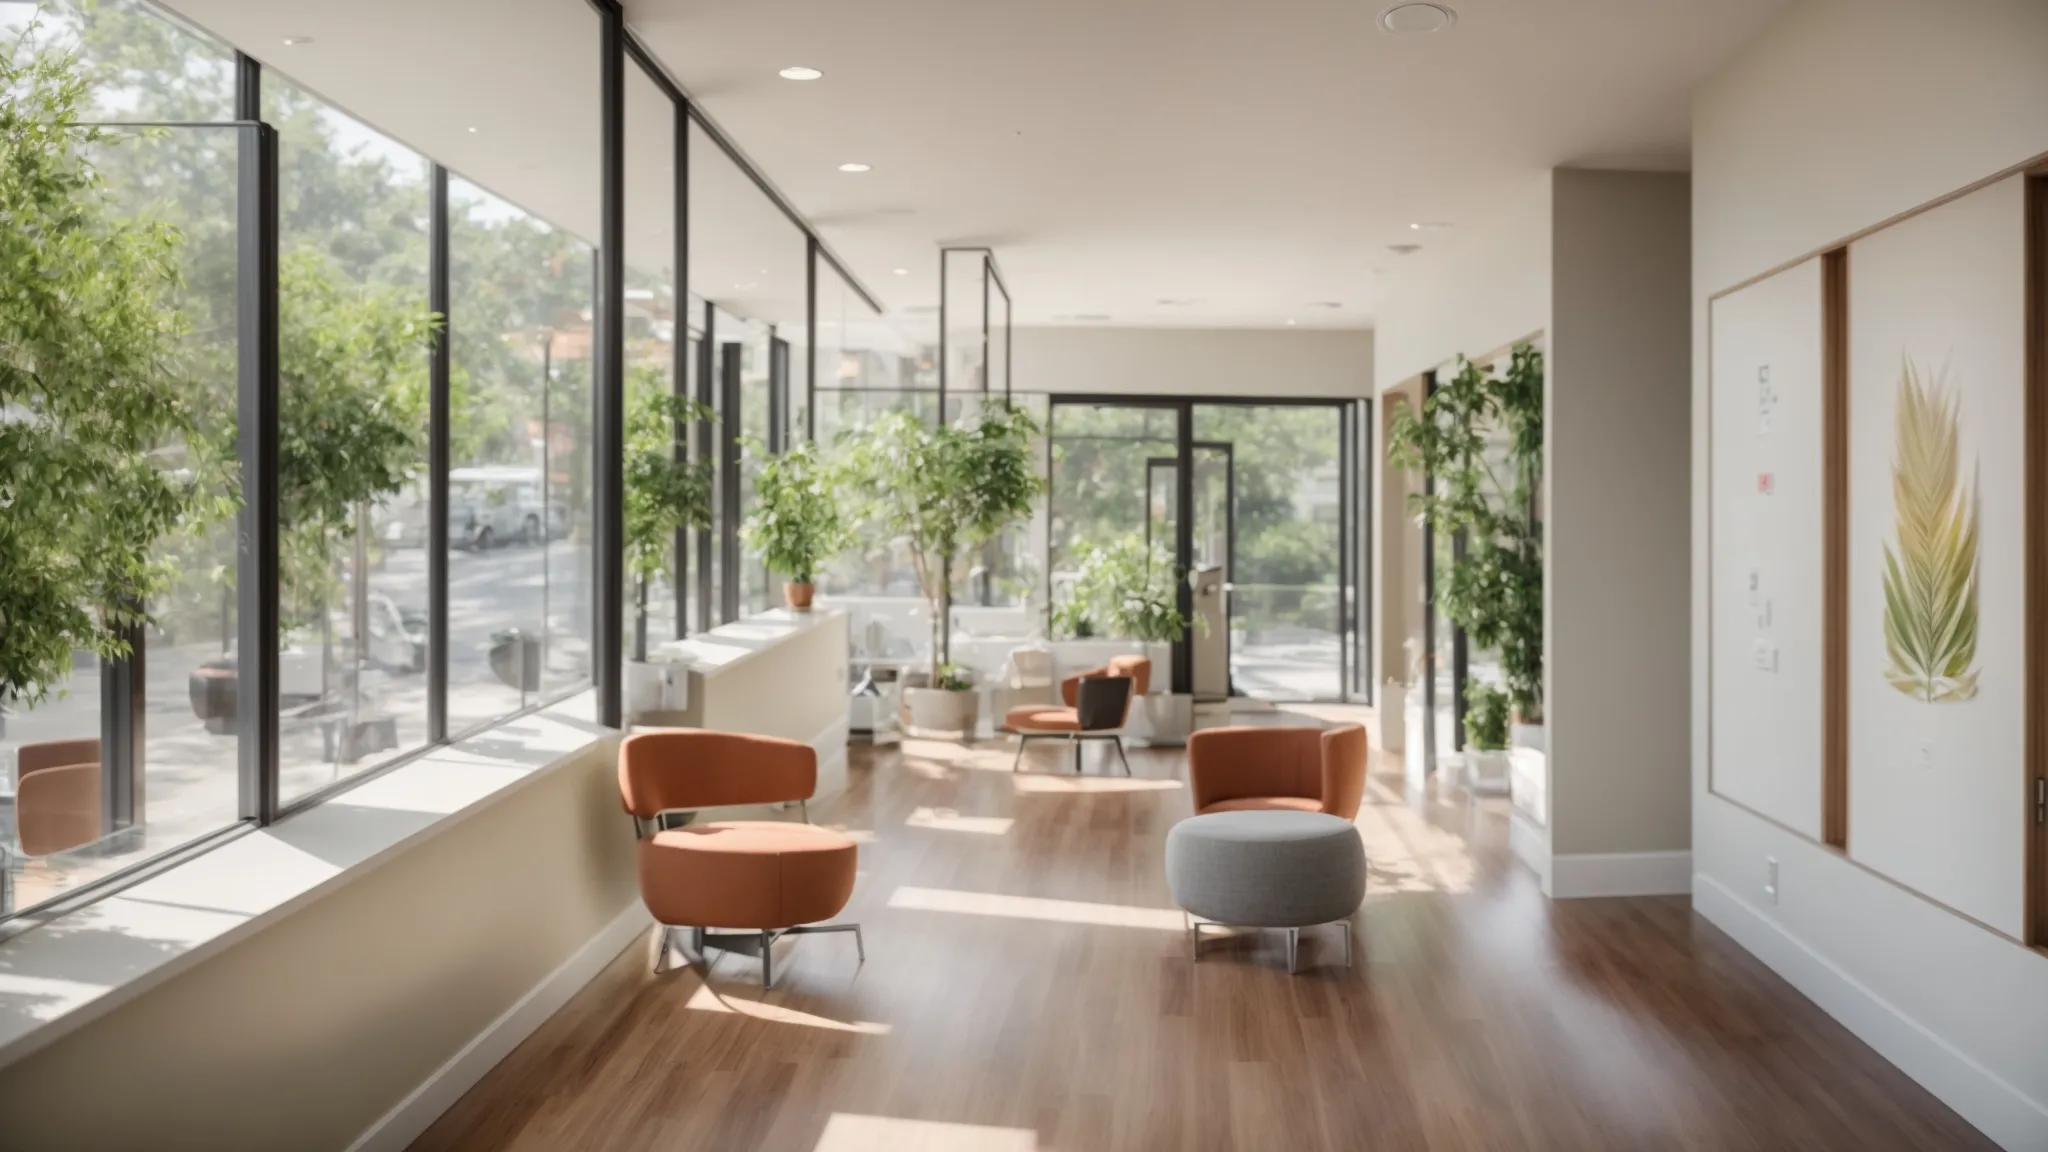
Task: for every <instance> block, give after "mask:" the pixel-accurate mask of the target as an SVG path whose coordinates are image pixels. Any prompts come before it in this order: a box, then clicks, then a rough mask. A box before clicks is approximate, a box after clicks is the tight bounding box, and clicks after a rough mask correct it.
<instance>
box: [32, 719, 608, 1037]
mask: <svg viewBox="0 0 2048 1152" xmlns="http://www.w3.org/2000/svg"><path fill="white" fill-rule="evenodd" d="M595 711H596V707H595V697H594V695H593V694H592V693H591V692H588V691H585V692H582V693H579V694H577V695H574V696H570V697H568V698H567V699H565V700H562V701H559V702H557V703H555V704H553V705H551V706H549V707H547V708H543V709H541V710H539V711H537V712H533V713H530V714H528V715H526V716H521V717H518V718H516V719H513V720H509V721H506V722H505V723H503V724H500V725H498V726H496V727H493V728H489V729H486V730H484V731H482V732H478V733H476V734H474V735H472V736H469V737H467V738H465V739H463V740H462V741H460V742H458V743H455V744H451V745H448V746H446V747H442V748H436V749H433V750H432V751H430V752H428V753H426V754H425V755H422V756H421V757H419V758H418V759H416V760H413V761H411V762H409V763H406V764H402V765H400V766H398V767H397V768H394V769H392V770H390V771H388V772H386V773H384V774H383V775H380V776H377V777H375V778H372V779H369V780H366V781H364V782H363V783H362V784H361V785H360V786H358V787H355V788H352V789H350V790H348V791H347V792H345V793H342V794H340V795H338V796H335V797H334V798H332V799H330V800H328V801H326V802H325V803H322V804H319V805H317V806H315V807H313V808H310V809H307V810H306V811H304V812H301V813H298V814H296V815H293V816H290V817H287V818H286V819H283V820H280V821H278V822H277V823H275V824H273V825H271V826H270V827H268V828H263V829H257V830H254V831H251V832H249V833H248V834H246V835H242V836H238V837H236V838H234V839H232V840H230V841H228V842H227V843H224V844H222V845H220V846H219V847H217V848H214V849H213V850H211V851H208V852H205V853H203V854H201V855H198V856H195V857H193V858H192V859H190V860H187V861H185V862H184V863H182V864H178V865H177V866H175V867H172V868H169V869H167V870H165V871H163V872H161V873H158V874H156V875H154V876H151V877H149V878H148V879H146V880H142V881H140V882H138V883H136V884H134V885H133V886H132V887H128V888H124V889H121V890H120V891H118V892H115V893H113V894H112V895H109V896H107V897H105V898H104V899H101V900H98V901H96V902H94V903H92V904H88V905H85V906H84V907H81V908H77V909H75V910H73V911H70V912H67V913H65V914H63V915H61V916H58V917H56V918H54V919H52V920H50V921H48V922H47V923H44V924H41V925H38V926H37V927H35V928H33V929H30V930H29V931H26V932H23V933H21V934H19V935H17V936H14V937H12V938H10V939H7V940H6V941H4V942H0V1068H5V1067H6V1066H7V1065H9V1064H11V1063H13V1062H15V1061H17V1060H20V1059H22V1058H23V1057H25V1056H27V1055H29V1054H30V1053H33V1052H35V1051H37V1050H38V1049H41V1048H43V1047H45V1046H46V1045H48V1044H50V1043H52V1042H54V1041H56V1040H57V1039H58V1038H59V1037H61V1036H64V1035H66V1034H67V1033H69V1032H71V1031H73V1030H75V1029H77V1028H79V1027H81V1026H82V1025H84V1024H86V1023H88V1022H89V1021H91V1020H93V1019H96V1018H98V1017H99V1016H101V1015H103V1014H105V1013H107V1012H109V1011H111V1010H113V1009H114V1008H116V1007H118V1006H120V1005H121V1004H124V1003H126V1002H128V1001H129V1000H132V999H134V998H135V997H136V996H139V995H141V994H142V993H143V992H145V991H147V990H148V989H150V988H152V987H154V986H156V985H157V984H159V983H161V982H163V981H165V980H168V979H170V978H171V977H172V976H175V975H176V974H177V973H179V972H181V971H183V970H185V969H186V968H189V967H191V966H192V965H194V964H197V963H199V962H201V961H203V960H204V959H206V958H207V957H208V956H210V955H213V954H215V953H218V952H220V951H222V950H224V949H226V948H228V947H230V946H232V945H233V944H234V943H235V942H236V941H238V940H240V939H242V938H244V937H246V936H248V935H250V934H252V933H255V932H257V931H259V930H260V929H262V928H263V927H264V926H266V925H268V924H270V923H272V922H274V921H276V920H279V919H281V918H283V917H285V916H287V915H289V914H291V913H292V912H293V911H294V910H296V909H298V908H299V907H302V906H303V905H305V904H308V903H310V902H312V901H313V900H316V899H318V898H320V897H321V896H323V895H325V894H327V893H330V892H333V891H335V890H337V889H339V888H341V887H343V886H345V885H347V884H349V883H351V882H352V881H354V880H355V879H357V878H359V877H361V876H362V875H364V874H366V873H367V872H369V871H371V870H372V869H374V868H376V867H377V866H378V865H379V864H381V863H383V862H384V861H385V860H387V859H389V858H390V857H392V856H394V855H396V854H398V853H400V852H402V851H404V850H405V849H406V848H407V847H408V846H409V845H410V844H412V843H414V842H416V841H418V840H420V839H423V838H425V837H428V836H431V835H434V834H435V833H437V832H439V831H442V830H445V829H446V828H447V827H449V826H450V825H453V824H455V823H457V822H460V821H462V820H464V819H467V818H468V817H470V816H472V815H474V814H476V813H477V812H480V811H483V810H485V809H487V808H488V807H490V806H491V805H492V804H494V803H495V802H497V801H498V800H500V799H503V798H504V797H506V796H508V795H511V794H512V793H514V792H516V791H517V790H518V789H520V788H522V787H524V786H526V785H528V784H530V783H532V782H534V781H536V780H539V779H541V778H544V777H545V776H547V775H549V774H550V773H551V772H552V771H554V770H555V769H557V768H560V767H563V766H565V765H568V764H571V763H573V762H575V761H576V760H577V759H578V758H579V756H580V755H581V754H582V753H584V752H587V751H589V750H590V749H591V748H593V747H596V746H599V745H601V744H604V743H605V742H607V741H611V740H616V739H617V737H618V735H619V734H618V732H617V731H615V730H613V729H609V728H605V727H602V726H601V725H599V724H597V723H595V722H594V721H592V720H591V719H589V717H591V716H592V715H594V714H595Z"/></svg>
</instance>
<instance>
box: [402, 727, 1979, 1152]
mask: <svg viewBox="0 0 2048 1152" xmlns="http://www.w3.org/2000/svg"><path fill="white" fill-rule="evenodd" d="M1011 755H1012V751H1011V749H1010V748H1009V747H1005V746H1002V745H998V744H988V745H980V746H976V747H974V748H972V749H968V748H964V747H961V746H958V745H947V744H937V743H919V742H913V743H911V744H909V745H906V746H904V747H903V748H901V749H900V750H887V751H880V752H871V751H869V750H867V749H865V748H856V749H855V750H854V759H853V771H852V777H853V786H852V788H851V789H850V791H849V792H848V793H847V795H846V796H845V797H844V798H843V799H841V800H840V801H838V802H837V803H836V804H835V805H833V806H832V807H831V808H830V809H827V810H820V811H816V812H814V813H813V817H814V819H816V820H817V822H819V823H822V824H830V825H833V826H836V827H840V828H843V829H847V830H849V831H854V832H857V833H858V834H859V835H860V838H861V839H862V840H863V841H864V843H863V846H862V849H861V853H862V859H861V865H862V875H861V880H860V884H859V888H858V890H857V892H856V894H855V896H854V902H853V905H852V906H851V907H850V908H849V909H848V911H847V914H846V918H848V919H858V920H860V921H861V922H862V923H863V924H864V925H865V927H866V935H867V948H868V959H867V963H866V964H865V965H861V964H859V963H857V962H856V961H855V958H854V947H853V941H852V940H851V939H850V938H848V937H845V936H814V937H809V938H804V939H797V940H791V941H788V942H786V943H784V944H782V945H780V946H778V948H777V967H778V969H779V970H780V972H781V973H782V975H781V976H780V977H779V983H778V985H777V987H776V988H775V990H774V991H773V992H771V993H769V994H767V995H766V996H763V995H762V993H761V991H760V988H759V985H758V982H757V981H758V972H759V969H758V967H757V966H756V961H754V960H751V959H748V958H745V957H739V956H724V957H721V958H718V959H717V960H716V962H715V963H713V964H712V966H711V968H710V971H709V974H708V982H707V977H706V974H705V973H704V972H703V970H702V969H701V968H698V969H683V970H681V971H676V972H671V973H669V974H667V975H665V976H660V977H656V976H653V975H651V974H650V971H649V968H650V961H651V956H652V953H651V950H650V948H649V947H648V946H636V947H634V948H632V949H630V950H628V952H627V953H626V954H625V955H623V956H622V957H620V959H619V960H618V961H617V962H616V963H614V964H613V965H612V966H611V967H610V968H609V969H608V970H607V971H606V972H605V973H604V975H603V976H602V977H600V978H599V979H598V980H597V981H596V982H595V983H593V984H592V985H591V986H590V987H589V988H588V989H586V990H585V991H584V992H583V993H582V994H581V995H579V996H578V997H577V998H576V999H575V1000H574V1001H573V1002H572V1003H571V1004H570V1005H569V1007H568V1008H567V1009H565V1010H564V1011H563V1012H562V1013H561V1014H560V1015H559V1016H557V1017H556V1018H555V1019H554V1020H552V1021H550V1022H549V1023H548V1024H547V1025H546V1026H545V1027H543V1028H542V1029H541V1030H540V1031H539V1032H538V1033H536V1034H535V1035H534V1036H533V1037H532V1038H531V1039H529V1040H528V1041H527V1042H526V1043H525V1044H524V1045H523V1046H521V1047H520V1048H519V1049H518V1051H516V1052H515V1053H514V1054H513V1055H512V1056H511V1057H510V1058H509V1059H508V1060H506V1061H505V1062H504V1063H503V1064H502V1065H500V1066H499V1067H498V1068H497V1069H495V1070H494V1071H493V1072H492V1073H491V1074H490V1075H489V1076H487V1077H486V1078H485V1079H484V1080H483V1082H482V1083H481V1084H479V1085H478V1086H477V1088H476V1089H475V1090H474V1091H472V1092H470V1093H469V1095H467V1096H466V1097H464V1098H463V1100H462V1101H461V1102H460V1103H458V1104H457V1105H456V1106H455V1107H454V1108H453V1109H451V1110H450V1111H449V1112H448V1113H447V1114H446V1115H445V1116H444V1117H443V1118H442V1119H441V1120H440V1121H439V1122H438V1123H437V1124H436V1125H435V1126H434V1127H433V1129H432V1130H430V1131H429V1132H428V1133H427V1134H426V1135H425V1136H424V1137H423V1138H422V1139H421V1140H420V1141H419V1143H418V1144H416V1145H415V1147H416V1148H422V1149H461V1150H464V1152H475V1150H490V1149H557V1148H564V1149H567V1148H574V1149H607V1150H623V1149H690V1150H696V1149H709V1150H718V1152H724V1150H726V1149H756V1148H761V1149H790V1150H795V1152H849V1150H852V1149H861V1150H864V1152H865V1150H870V1149H872V1150H875V1152H882V1150H890V1152H894V1150H898V1149H934V1150H937V1149H946V1150H952V1149H961V1150H968V1152H979V1150H989V1152H995V1150H1000V1152H1026V1150H1030V1149H1062V1150H1068V1149H1072V1150H1080V1149H1098V1148H1103V1149H1124V1148H1129V1149H1262V1150H1263V1149H1276V1150H1277V1149H1284V1150H1288V1152H1293V1150H1298V1149H1325V1148H1327V1149H1375V1150H1379V1149H1467V1148H1470V1149H1502V1150H1518V1152H1519V1150H1522V1149H1558V1150H1569V1152H1587V1150H1592V1149H1620V1150H1626V1152H1659V1150H1663V1149H1754V1150H1757V1152H1787V1150H1792V1149H1827V1150H1835V1149H1841V1150H1852V1149H1853V1150H1857V1152H1889V1150H1893V1149H1942V1150H1949V1149H1975V1148H1987V1149H1988V1148H1992V1147H1993V1146H1992V1145H1991V1144H1990V1143H1989V1142H1988V1141H1986V1140H1985V1139H1984V1138H1983V1137H1981V1136H1980V1135H1979V1134H1977V1133H1976V1132H1975V1130H1973V1129H1971V1128H1970V1127H1969V1126H1968V1125H1966V1124H1965V1123H1963V1122H1962V1121H1961V1120H1960V1119H1959V1118H1957V1117H1956V1116H1955V1115H1954V1114H1953V1113H1951V1112H1950V1111H1949V1110H1948V1109H1946V1108H1945V1107H1943V1106H1942V1105H1941V1104H1940V1103H1938V1102H1937V1101H1935V1100H1934V1099H1933V1098H1932V1097H1931V1096H1929V1095H1928V1094H1927V1093H1926V1092H1924V1091H1922V1090H1921V1089H1920V1088H1918V1087H1917V1086H1915V1085H1914V1084H1913V1083H1912V1082H1911V1081H1910V1080H1908V1079H1907V1078H1906V1077H1905V1076H1904V1075H1903V1074H1901V1073H1899V1072H1898V1071H1896V1070H1895V1069H1893V1068H1892V1067H1891V1066H1890V1065H1889V1064H1887V1063H1885V1062H1884V1061H1883V1060H1881V1059H1880V1058H1878V1057H1877V1056H1876V1055H1875V1054H1874V1053H1873V1052H1871V1050H1870V1049H1868V1048H1866V1047H1865V1046H1864V1045H1863V1044H1861V1043H1860V1042H1858V1041H1857V1040H1856V1039H1854V1038H1853V1037H1851V1036H1850V1035H1849V1034H1848V1033H1847V1032H1846V1031H1844V1030H1843V1029H1842V1028H1840V1027H1839V1026H1837V1025H1836V1024H1835V1023H1833V1022H1832V1021H1831V1020H1829V1019H1828V1018H1827V1017H1826V1016H1824V1015H1823V1014H1822V1013H1821V1012H1820V1011H1819V1010H1818V1009H1816V1008H1815V1007H1813V1005H1811V1004H1810V1003H1808V1002H1807V1001H1806V1000H1804V999H1803V998H1801V997H1800V996H1799V995H1798V994H1797V993H1796V992H1794V991H1793V990H1792V989H1791V988H1790V987H1789V986H1788V985H1786V984H1785V983H1784V982H1783V981H1781V980H1779V979H1778V978H1777V977H1775V976H1773V975H1772V974H1770V972H1769V971H1768V970H1766V969H1765V968H1764V967H1763V966H1762V965H1761V964H1759V963H1757V962H1756V961H1754V960H1753V959H1751V958H1750V957H1749V956H1748V954H1747V953H1745V952H1743V951H1742V950H1741V949H1740V948H1738V947H1737V946H1736V945H1735V944H1734V943H1733V942H1732V941H1731V940H1729V938H1728V937H1726V936H1724V935H1723V934H1722V933H1720V932H1719V931H1718V930H1716V929H1714V928H1713V927H1711V926H1709V925H1708V924H1706V923H1705V922H1704V921H1702V920H1700V919H1698V918H1696V917H1694V916H1693V915H1692V913H1691V911H1690V909H1689V907H1688V905H1687V902H1686V901H1685V900H1684V899H1682V898H1681V899H1639V900H1587V901H1569V902H1563V903H1555V904H1553V903H1550V902H1547V901H1545V900H1544V899H1543V898H1542V895H1541V893H1540V892H1539V891H1538V890H1537V887H1536V884H1535V880H1534V878H1533V877H1532V876H1531V875H1529V874H1528V873H1527V872H1526V871H1525V870H1523V869H1522V868H1521V867H1520V866H1519V865H1517V864H1516V863H1515V862H1514V861H1513V860H1512V859H1511V858H1510V857H1509V855H1508V852H1507V848H1506V821H1505V817H1504V816H1503V815H1502V813H1501V812H1500V811H1498V810H1493V809H1490V808H1489V809H1476V808H1471V807H1468V806H1467V805H1465V804H1464V803H1463V802H1462V801H1457V800H1438V799H1435V798H1424V797H1415V798H1407V797H1404V796H1403V795H1402V793H1401V790H1400V780H1399V777H1398V775H1391V774H1386V773H1380V772H1376V773H1375V778H1374V779H1373V781H1372V783H1371V785H1370V787H1369V789H1368V794H1367V797H1366V799H1367V803H1366V807H1365V811H1364V814H1363V815H1361V816H1360V818H1359V825H1360V828H1361V830H1362V833H1363V835H1364V837H1365V842H1366V853H1367V857H1368V860H1369V861H1370V865H1369V867H1370V890H1369V894H1368V895H1367V897H1366V902H1365V906H1364V908H1363V910H1362V911H1361V912H1360V913H1359V914H1358V916H1357V918H1356V921H1357V922H1356V926H1355V929H1354V931H1355V941H1356V944H1357V951H1356V960H1357V963H1356V966H1355V967H1352V968H1349V969H1346V968H1344V967H1342V966H1341V951H1340V948H1341V945H1340V943H1339V941H1338V940H1337V938H1336V936H1335V933H1336V932H1337V931H1338V929H1336V928H1323V929H1316V930H1314V931H1313V932H1310V933H1305V934H1304V940H1303V944H1302V950H1303V964H1304V969H1305V970H1304V971H1303V973H1302V974H1301V975H1298V976H1289V975H1288V974H1287V972H1286V969H1285V966H1284V960H1283V957H1282V936H1281V934H1279V933H1267V934H1263V935H1255V936H1254V935H1247V936H1241V937H1235V938H1225V937H1223V936H1221V935H1220V934H1217V933H1215V932H1213V931H1212V932H1210V933H1207V934H1205V936H1206V938H1207V939H1208V940H1209V943H1208V944H1206V945H1205V947H1204V950H1203V956H1202V959H1201V962H1200V963H1198V964H1196V963H1190V962H1189V959H1188V945H1187V939H1186V936H1185V934H1184V933H1183V931H1182V929H1181V917H1180V914H1179V913H1178V912H1176V911H1174V910H1173V907H1172V903H1171V901H1170V900H1169V898H1168V895H1167V891H1166V886H1165V883H1164V881H1163V879H1162V877H1161V845H1162V842H1163V839H1164V837H1165V834H1166V830H1167V828H1168V827H1169V826H1170V825H1171V824H1172V823H1173V822H1174V821H1175V820H1178V819H1180V818H1182V817H1183V816H1185V815H1187V813H1188V792H1187V789H1186V786H1185V783H1184V781H1185V774H1186V768H1185V760H1184V758H1183V757H1181V756H1179V755H1177V754H1174V753H1170V752H1166V751H1163V750H1162V751H1150V752H1142V753H1141V752H1137V751H1133V752H1132V755H1131V759H1132V763H1133V766H1134V767H1135V769H1136V771H1137V777H1136V778H1135V779H1132V780H1125V779H1123V778H1122V776H1121V775H1120V774H1119V775H1117V776H1115V777H1109V776H1105V775H1099V774H1098V773H1102V772H1104V771H1105V765H1104V762H1103V761H1101V760H1097V759H1095V756H1097V755H1101V756H1104V757H1108V756H1110V755H1111V754H1110V753H1109V752H1108V751H1107V750H1106V749H1098V750H1096V751H1094V752H1091V754H1090V763H1089V768H1088V771H1089V775H1086V776H1083V777H1080V778H1076V777H1074V776H1073V775H1072V774H1071V773H1070V772H1069V771H1068V770H1067V764H1066V763H1065V762H1063V761H1061V760H1060V758H1059V757H1060V755H1061V753H1060V751H1059V750H1056V749H1054V748H1052V747H1042V748H1035V749H1034V750H1033V752H1032V755H1031V757H1030V758H1029V759H1028V760H1027V772H1026V774H1024V775H1022V776H1018V777H1013V776H1012V775H1011V774H1010V772H1009V766H1010V757H1011ZM1386 767H1392V766H1391V765H1387V766H1386ZM1311 937H1313V944H1311V942H1310V938H1311Z"/></svg>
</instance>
